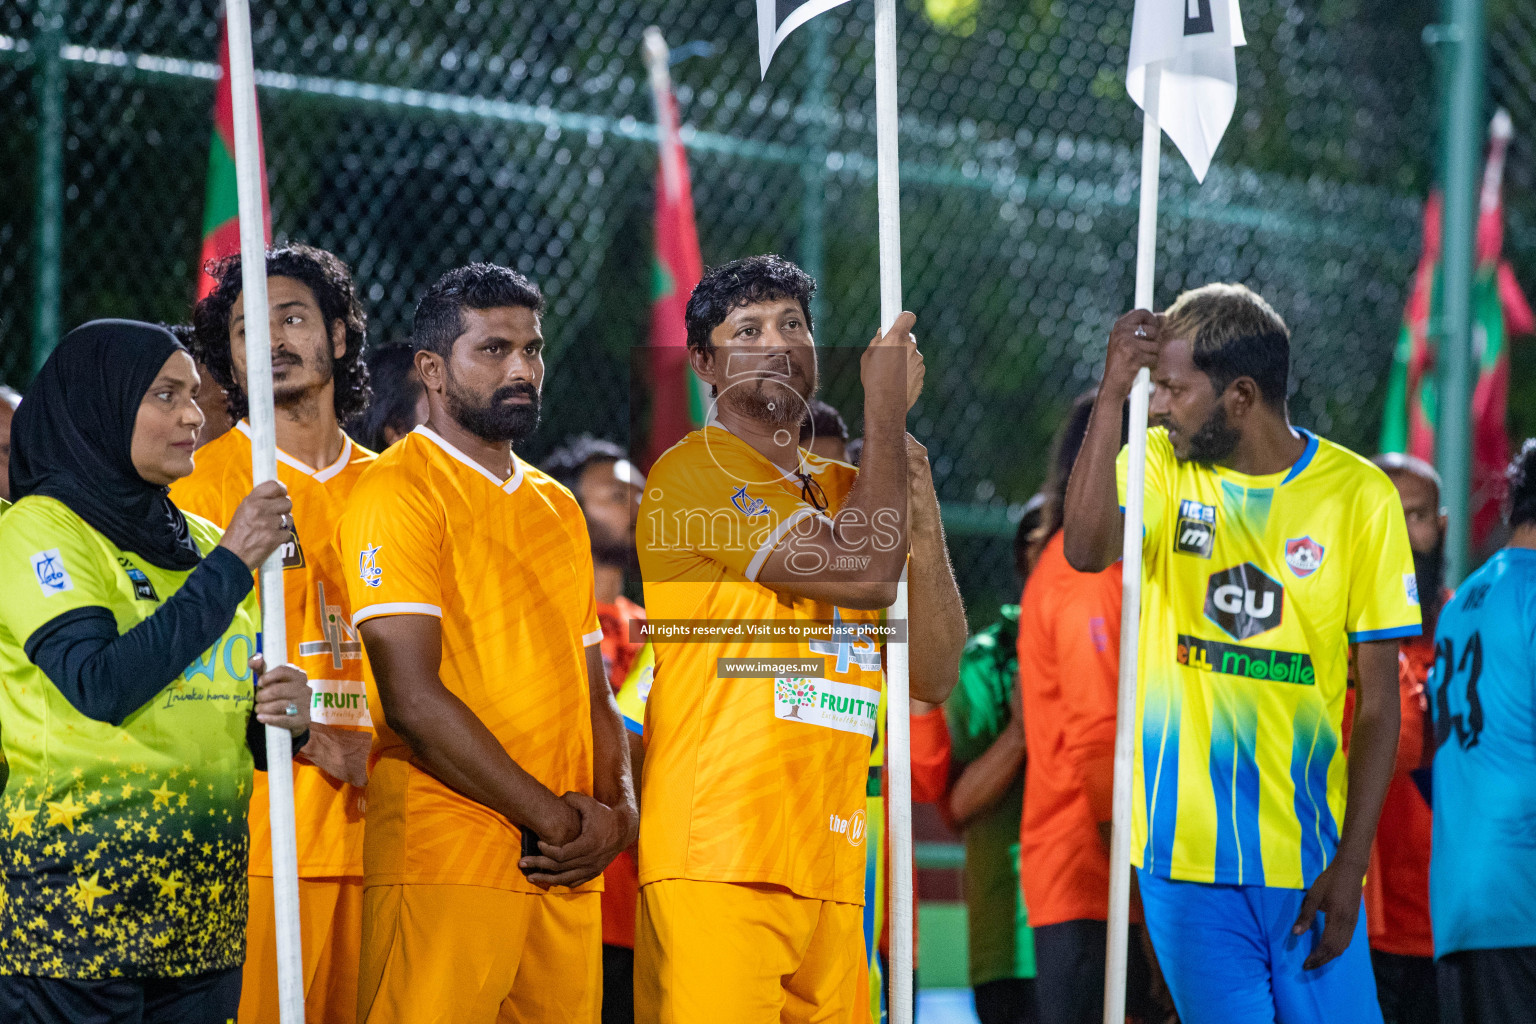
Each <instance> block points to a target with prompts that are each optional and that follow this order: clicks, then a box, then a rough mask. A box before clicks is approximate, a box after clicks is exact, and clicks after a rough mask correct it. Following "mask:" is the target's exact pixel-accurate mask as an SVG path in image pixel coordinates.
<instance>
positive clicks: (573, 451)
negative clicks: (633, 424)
mask: <svg viewBox="0 0 1536 1024" xmlns="http://www.w3.org/2000/svg"><path fill="white" fill-rule="evenodd" d="M544 472H546V473H548V474H549V475H550V476H552V477H554V478H555V479H556V480H558V481H559V482H560V483H562V484H564V485H565V486H566V487H568V488H570V491H571V494H572V495H574V496H575V498H576V501H577V503H578V504H580V505H581V513H582V515H583V516H585V517H586V520H587V532H588V533H590V534H591V536H592V568H593V573H594V576H595V580H596V584H597V594H596V597H597V621H598V622H599V623H601V624H602V627H603V643H602V649H603V671H604V672H605V673H606V674H607V676H608V685H609V686H610V687H612V689H613V692H614V694H615V695H616V696H617V695H619V694H620V691H621V690H622V689H623V687H624V684H625V681H626V680H628V679H629V678H630V675H631V673H632V672H634V670H635V669H636V668H637V665H636V660H637V659H638V658H640V656H641V652H642V651H643V650H644V648H645V644H644V642H642V641H639V640H635V639H633V638H631V636H630V623H631V622H632V621H637V620H638V621H641V622H643V621H645V609H644V608H642V607H640V606H639V605H638V604H635V602H633V601H631V600H630V599H629V598H627V597H625V596H624V577H625V575H626V573H627V572H628V571H630V570H632V569H633V568H634V567H635V523H636V520H637V519H638V517H639V512H640V492H641V489H642V488H643V486H644V484H645V477H643V476H641V475H640V471H639V470H638V469H636V468H635V465H634V463H632V462H630V461H629V455H628V453H627V452H625V451H624V449H623V448H620V447H619V446H618V445H616V444H614V443H613V442H612V441H603V440H599V439H597V438H594V437H592V436H591V435H590V434H583V435H582V436H580V437H572V438H567V439H566V441H565V443H564V444H562V445H561V446H560V447H559V448H556V449H555V450H554V451H553V452H551V453H550V455H549V458H547V459H545V460H544ZM642 668H643V667H642ZM638 687H639V683H638V680H637V683H636V689H637V691H638ZM648 690H649V687H648V686H647V687H646V691H647V692H648ZM635 696H636V699H637V700H639V701H640V702H642V703H643V701H644V699H645V698H644V694H643V693H641V692H637V693H636V694H635ZM619 699H620V705H619V709H620V711H621V712H622V711H623V710H624V702H623V698H622V697H620V698H619ZM631 721H632V720H631V719H630V718H629V717H628V716H625V723H624V724H625V727H626V728H627V729H628V730H629V734H628V739H629V750H630V760H631V762H632V763H638V762H637V761H636V758H637V756H638V755H639V754H640V753H641V751H640V735H639V733H637V732H635V731H634V730H635V729H636V728H637V727H638V725H632V724H631ZM634 721H638V719H636V720H634ZM639 893H640V881H639V875H638V873H637V868H636V866H635V857H634V851H633V850H632V849H631V850H625V851H624V852H623V853H620V854H619V855H618V856H617V857H615V858H614V860H613V863H612V864H609V865H608V869H607V870H606V871H604V872H603V1024H632V1022H633V1021H634V1019H635V978H634V975H635V911H636V908H637V906H638V904H639Z"/></svg>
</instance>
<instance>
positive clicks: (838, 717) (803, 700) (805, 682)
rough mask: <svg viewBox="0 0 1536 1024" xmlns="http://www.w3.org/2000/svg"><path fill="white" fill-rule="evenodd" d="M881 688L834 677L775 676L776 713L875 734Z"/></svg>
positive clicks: (827, 726) (784, 718) (791, 719)
mask: <svg viewBox="0 0 1536 1024" xmlns="http://www.w3.org/2000/svg"><path fill="white" fill-rule="evenodd" d="M879 709H880V691H879V690H872V689H870V688H869V687H866V686H854V685H853V684H851V683H839V682H835V681H833V680H831V679H775V680H774V681H773V716H774V717H775V718H777V719H779V720H781V721H785V722H801V723H804V724H805V725H819V726H821V727H822V728H823V729H836V730H837V731H839V732H852V733H857V734H859V735H860V736H873V735H874V734H875V719H876V717H877V712H878V711H879Z"/></svg>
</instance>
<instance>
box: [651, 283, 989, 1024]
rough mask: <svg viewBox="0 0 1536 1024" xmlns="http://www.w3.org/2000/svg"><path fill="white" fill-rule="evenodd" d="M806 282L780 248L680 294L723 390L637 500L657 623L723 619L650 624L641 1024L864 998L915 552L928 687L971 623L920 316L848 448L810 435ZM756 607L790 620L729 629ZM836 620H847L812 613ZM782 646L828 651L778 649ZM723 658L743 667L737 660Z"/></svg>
mask: <svg viewBox="0 0 1536 1024" xmlns="http://www.w3.org/2000/svg"><path fill="white" fill-rule="evenodd" d="M814 289H815V283H814V282H813V281H812V280H811V279H810V277H808V276H807V275H806V274H805V273H804V272H803V271H802V270H800V268H799V267H796V266H795V265H794V264H792V263H790V262H788V261H787V260H783V259H781V258H779V257H777V256H756V257H751V258H748V259H743V260H738V261H736V262H734V263H729V264H726V265H725V266H722V267H717V268H715V269H713V270H711V271H710V272H709V273H707V274H705V275H704V278H703V280H701V281H700V282H699V285H698V287H697V288H695V289H694V292H693V295H692V297H691V298H690V299H689V302H688V308H687V322H688V351H689V358H690V360H691V363H692V366H693V369H694V372H695V373H697V374H698V375H699V377H700V378H701V379H703V380H704V381H705V382H706V383H708V384H709V385H711V387H712V389H713V392H714V395H715V401H714V410H713V413H712V415H711V419H710V422H709V425H708V426H706V427H705V428H704V429H703V430H698V431H695V432H693V433H691V434H689V435H688V436H687V437H685V438H684V439H683V440H682V441H681V442H679V443H678V444H677V445H676V446H674V447H673V448H672V449H670V450H669V451H668V452H667V453H666V454H664V455H663V456H662V457H661V458H660V459H659V460H658V461H657V462H656V464H655V466H654V467H653V468H652V470H651V473H650V475H649V477H648V479H647V482H646V488H645V496H644V498H643V499H642V502H641V513H640V528H639V531H638V540H639V547H640V566H641V574H642V577H643V579H644V581H645V597H646V608H647V611H648V613H649V615H650V619H651V622H652V623H655V622H656V621H657V620H667V621H670V622H676V621H677V620H686V623H694V624H698V623H701V622H705V623H710V624H713V625H717V626H722V627H724V628H725V629H726V630H727V632H725V633H723V634H722V633H711V632H710V630H709V629H707V628H699V629H698V630H697V631H692V630H693V627H692V626H689V625H687V624H686V623H685V624H684V628H687V629H689V630H690V631H691V635H689V636H686V637H684V638H682V639H678V640H670V641H669V640H667V639H666V638H665V637H662V636H661V635H660V634H658V633H655V632H653V633H652V639H653V645H654V649H655V656H656V665H655V676H654V682H653V684H652V687H651V691H650V697H649V700H648V702H647V704H646V711H645V759H644V780H643V783H642V788H643V793H642V805H643V806H644V808H645V815H644V818H643V819H642V822H641V833H640V885H641V890H640V914H639V921H638V923H637V925H636V936H635V1004H636V1019H637V1020H639V1021H641V1022H643V1024H653V1022H666V1024H689V1022H695V1021H697V1022H714V1021H731V1022H733V1024H768V1022H778V1021H796V1022H798V1021H806V1022H809V1021H839V1022H853V1021H859V1022H863V1021H867V1020H868V1019H869V1008H868V1003H869V984H868V980H867V971H868V963H867V960H866V957H865V948H864V935H863V910H862V908H863V903H864V872H865V850H864V843H865V842H866V841H867V822H866V820H865V812H864V806H865V792H866V787H867V783H868V771H869V769H868V765H869V753H870V741H871V737H872V736H873V735H874V731H875V724H876V718H877V709H878V707H879V704H880V691H881V685H882V681H883V674H882V665H883V657H882V656H883V653H884V652H883V651H882V647H881V644H882V639H883V632H882V616H881V610H882V609H884V608H886V607H887V606H888V605H889V604H890V603H891V601H892V600H893V599H894V598H895V595H896V584H897V580H898V579H899V577H900V574H901V570H902V567H903V566H904V565H908V554H909V552H910V555H911V558H910V566H909V577H910V602H911V603H910V609H911V612H910V616H909V619H910V627H909V632H908V635H907V636H906V637H904V638H901V639H905V640H906V641H907V642H908V643H909V644H910V648H909V649H910V651H911V681H912V696H913V697H914V698H916V699H918V700H923V701H928V702H931V703H939V702H942V701H943V700H944V698H945V696H947V695H948V693H949V690H950V688H951V687H952V686H953V685H954V682H955V679H956V674H957V672H958V668H959V656H960V650H961V648H962V647H963V646H964V643H965V614H964V610H963V608H962V606H961V602H960V594H959V590H958V588H957V587H956V586H955V580H954V574H953V572H952V571H951V570H950V565H949V557H948V554H947V552H946V550H945V547H944V537H943V531H942V529H941V527H940V523H939V506H938V499H937V498H936V496H935V495H934V491H933V480H932V476H931V474H930V472H929V468H928V460H927V454H926V452H925V451H924V450H923V448H922V446H921V445H919V444H917V442H916V441H914V440H912V438H911V437H910V436H909V435H907V434H906V432H905V429H904V424H905V420H906V415H907V411H908V410H909V409H910V408H911V406H912V404H913V403H914V402H915V401H916V400H917V397H918V395H919V393H920V392H921V389H922V379H923V363H922V358H921V356H920V355H919V354H918V352H917V348H916V345H915V344H914V343H913V340H912V336H911V330H912V325H913V323H914V322H915V318H914V317H913V316H912V314H911V313H903V314H901V316H900V317H898V318H897V320H896V323H895V324H894V325H893V326H892V327H891V329H890V331H889V332H888V333H887V334H885V335H884V336H883V337H877V338H875V339H874V341H872V342H871V343H870V345H869V348H868V350H867V351H866V352H865V353H864V355H863V357H862V364H861V370H860V375H861V378H862V382H863V385H864V427H865V430H864V438H865V445H864V455H863V461H862V464H861V468H860V469H858V470H855V469H854V468H853V467H852V466H849V465H847V464H846V463H842V462H834V461H831V460H829V459H825V458H822V457H820V456H817V455H815V454H812V453H811V452H809V451H807V450H805V449H802V448H800V447H799V444H798V441H799V436H800V423H801V421H802V420H803V419H804V417H805V414H806V408H807V406H806V403H807V402H808V400H809V399H810V398H811V397H812V395H813V394H814V393H815V390H816V378H817V371H816V348H815V342H814V340H813V338H812V335H811V317H810V299H811V294H812V292H813V291H814ZM763 620H772V628H774V629H780V630H784V631H786V632H785V633H780V634H774V635H770V637H761V636H758V637H753V636H750V635H746V634H744V633H739V632H731V630H735V629H736V628H737V627H738V626H745V625H746V624H749V623H753V622H761V621H763ZM820 622H826V623H832V624H834V625H835V627H836V628H835V631H833V632H831V633H827V634H823V635H816V634H814V633H812V632H808V631H807V627H809V626H811V625H812V624H815V623H820ZM888 625H893V626H903V625H906V624H901V623H893V624H888ZM790 631H799V632H798V634H797V633H795V632H790ZM777 635H787V638H786V639H784V640H777V639H774V636H777ZM785 658H791V659H797V660H798V659H806V661H813V662H814V663H813V664H805V663H802V664H801V666H797V670H794V671H785V670H778V671H775V670H774V668H773V666H772V665H770V666H769V667H768V668H767V669H766V670H765V669H764V668H763V666H762V663H763V661H764V660H765V659H772V660H773V661H774V662H778V661H781V660H782V659H785ZM729 659H742V661H743V663H745V664H746V665H748V667H749V670H748V672H747V673H746V674H745V675H743V676H735V677H729V676H727V675H725V674H724V672H723V670H722V666H723V665H724V664H725V663H726V661H727V660H729ZM754 664H755V665H756V666H757V667H756V668H751V667H750V666H751V665H754Z"/></svg>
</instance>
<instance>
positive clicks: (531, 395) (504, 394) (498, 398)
mask: <svg viewBox="0 0 1536 1024" xmlns="http://www.w3.org/2000/svg"><path fill="white" fill-rule="evenodd" d="M513 398H527V399H530V400H532V401H534V402H537V401H538V400H539V389H538V388H536V387H534V386H533V385H532V384H508V385H507V386H506V387H504V388H497V389H496V390H495V391H493V392H491V404H492V405H499V404H500V403H502V402H505V401H508V400H510V399H513Z"/></svg>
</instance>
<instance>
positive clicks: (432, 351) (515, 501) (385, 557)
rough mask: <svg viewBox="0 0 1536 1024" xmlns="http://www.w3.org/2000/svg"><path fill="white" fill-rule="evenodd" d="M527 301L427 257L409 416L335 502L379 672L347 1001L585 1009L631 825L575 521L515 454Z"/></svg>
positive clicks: (515, 286) (479, 1016)
mask: <svg viewBox="0 0 1536 1024" xmlns="http://www.w3.org/2000/svg"><path fill="white" fill-rule="evenodd" d="M543 310H544V299H543V296H542V295H541V294H540V292H539V290H538V288H537V287H535V286H534V285H533V284H532V283H531V282H530V281H529V280H528V279H527V278H525V277H523V276H522V275H521V274H519V273H517V272H516V271H513V270H509V269H507V268H505V267H497V266H491V265H488V264H483V263H477V264H472V265H470V266H467V267H461V268H459V269H457V270H453V271H450V272H449V273H447V274H445V275H444V276H443V277H442V279H440V280H439V281H438V282H437V283H436V284H435V285H433V286H432V287H431V288H430V289H429V290H428V291H427V294H426V295H425V296H424V297H423V298H422V300H421V303H420V304H419V305H418V306H417V308H416V320H415V325H414V330H413V337H412V341H413V343H414V345H415V346H416V350H417V352H416V368H417V370H418V372H419V373H420V375H421V380H422V384H423V386H424V387H425V388H426V389H427V396H428V403H429V405H430V413H429V415H428V417H427V422H426V423H425V424H424V425H422V426H419V427H417V428H416V429H415V431H413V432H412V433H411V434H409V435H407V436H406V438H405V439H404V440H402V441H399V442H397V443H396V444H394V445H392V446H391V447H390V448H389V450H388V451H386V452H385V453H384V454H383V455H381V456H379V458H378V460H377V461H376V462H375V463H374V465H373V467H372V468H371V469H370V470H369V471H368V472H367V473H365V474H364V475H363V478H362V480H360V481H359V482H358V485H357V488H356V489H355V490H354V491H353V494H352V500H351V501H350V502H349V503H348V505H347V509H346V511H345V512H344V513H343V514H342V517H341V523H340V528H339V529H340V537H341V550H342V554H343V556H344V557H345V558H346V559H348V560H349V561H348V565H349V566H350V567H351V569H350V571H349V573H348V581H347V582H348V586H349V590H350V594H351V598H352V607H353V608H354V609H355V611H354V612H353V620H354V622H355V623H357V624H358V629H359V631H360V632H361V633H362V637H363V642H364V644H365V645H366V646H367V649H368V657H369V661H370V662H371V664H372V667H373V676H374V684H375V687H376V690H375V697H376V707H377V708H378V710H379V712H380V714H379V716H378V717H379V718H380V719H381V720H380V721H378V722H377V723H376V726H375V727H376V730H377V736H376V739H375V746H374V752H373V770H372V772H371V774H370V776H369V781H368V798H369V804H368V822H367V832H366V841H365V844H364V851H363V861H364V875H365V885H366V889H365V892H364V895H363V939H362V963H361V968H360V971H359V982H358V1018H359V1020H360V1021H362V1022H367V1024H391V1022H397V1021H398V1022H409V1024H433V1022H442V1024H450V1022H451V1024H492V1022H493V1021H527V1022H539V1024H563V1022H571V1024H576V1022H580V1024H596V1021H597V1020H598V1016H599V1012H600V1006H601V992H602V960H601V952H600V947H601V944H602V915H601V910H600V905H599V904H600V892H601V889H602V883H601V881H599V880H598V876H599V875H600V874H601V873H602V870H603V869H604V868H605V867H607V865H608V863H609V862H610V861H611V860H612V859H613V858H614V857H615V856H616V855H617V854H618V853H619V851H620V850H623V849H624V848H625V847H627V846H628V845H629V844H630V843H631V842H633V841H634V837H635V829H636V819H637V812H636V810H635V798H634V788H633V784H632V782H631V779H630V774H629V756H628V750H627V747H626V741H625V738H624V727H623V725H622V724H621V723H620V720H619V714H618V710H617V708H616V707H615V705H614V700H613V692H612V690H611V689H610V688H609V686H608V681H607V679H606V678H605V677H604V675H603V663H602V656H601V654H600V652H599V643H600V641H601V640H602V631H601V629H600V628H599V626H598V622H597V609H596V603H595V600H594V595H593V582H592V553H591V544H590V540H589V539H588V536H587V528H586V524H585V522H584V520H583V518H582V515H581V510H580V508H578V507H577V504H576V501H575V499H574V498H572V497H571V493H570V491H568V490H566V489H565V488H564V487H562V486H560V485H559V484H558V483H556V482H555V481H554V480H552V479H551V478H550V477H549V476H547V475H545V474H544V473H541V472H539V471H538V470H537V469H534V468H533V467H532V466H528V465H526V464H525V463H523V462H522V461H521V460H520V459H518V458H517V456H516V455H514V454H513V452H512V444H513V442H515V441H518V440H521V439H523V438H526V437H527V436H528V435H529V434H530V433H531V432H532V431H533V429H534V427H535V426H536V424H537V422H538V413H539V399H540V388H541V386H542V384H543V380H544V356H543V350H544V336H543V333H542V325H541V315H542V313H543Z"/></svg>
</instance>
